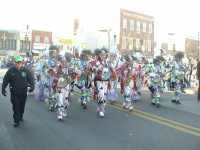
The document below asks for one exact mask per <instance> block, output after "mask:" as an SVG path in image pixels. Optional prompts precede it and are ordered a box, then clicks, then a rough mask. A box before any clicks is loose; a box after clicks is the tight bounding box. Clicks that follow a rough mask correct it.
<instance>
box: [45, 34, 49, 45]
mask: <svg viewBox="0 0 200 150" xmlns="http://www.w3.org/2000/svg"><path fill="white" fill-rule="evenodd" d="M44 44H49V37H48V36H45V37H44Z"/></svg>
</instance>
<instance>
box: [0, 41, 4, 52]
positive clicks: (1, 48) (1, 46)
mask: <svg viewBox="0 0 200 150" xmlns="http://www.w3.org/2000/svg"><path fill="white" fill-rule="evenodd" d="M0 50H3V39H1V40H0Z"/></svg>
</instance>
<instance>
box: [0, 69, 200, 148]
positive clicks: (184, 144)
mask: <svg viewBox="0 0 200 150" xmlns="http://www.w3.org/2000/svg"><path fill="white" fill-rule="evenodd" d="M2 75H3V73H2V71H1V72H0V76H2ZM0 81H1V78H0ZM72 97H73V98H72V99H71V101H70V107H69V110H68V116H67V117H66V118H65V119H64V120H63V121H58V120H57V119H56V112H55V111H54V112H50V111H49V107H48V106H47V105H46V104H45V102H43V101H37V100H35V99H34V96H29V97H28V99H27V104H26V109H25V116H24V119H25V121H24V122H22V123H21V124H20V126H19V127H17V128H14V127H13V126H12V123H13V118H12V106H11V103H10V100H9V95H8V96H7V97H3V96H2V95H0V150H60V149H67V150H102V149H103V150H122V149H123V150H133V149H135V150H169V149H173V150H188V149H190V150H199V148H200V119H199V118H200V114H199V111H198V110H194V108H196V107H197V108H199V105H200V103H199V102H198V101H197V100H196V96H195V95H188V94H182V95H181V102H182V103H181V105H176V104H173V103H171V102H170V101H171V93H170V92H166V93H164V94H163V95H162V100H161V107H160V108H156V107H155V106H153V105H151V104H150V99H149V91H148V90H144V91H143V93H142V98H141V100H140V101H138V102H134V110H133V111H132V112H128V111H126V110H124V109H122V107H121V104H122V102H123V98H122V96H119V98H118V101H117V102H116V103H115V104H109V103H107V106H106V114H105V117H104V118H101V117H99V116H98V114H97V113H96V103H95V102H93V101H90V102H88V107H87V109H85V110H84V109H82V107H81V106H80V103H78V95H77V94H76V93H74V95H73V96H72ZM190 103H192V104H193V105H191V106H190V105H189V104H190ZM187 106H188V107H187Z"/></svg>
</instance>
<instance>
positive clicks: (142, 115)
mask: <svg viewBox="0 0 200 150" xmlns="http://www.w3.org/2000/svg"><path fill="white" fill-rule="evenodd" d="M108 105H109V106H110V107H113V108H116V109H118V110H121V111H124V112H128V113H131V114H132V115H135V116H138V117H140V118H144V119H146V120H150V121H153V122H156V123H159V124H162V125H165V126H168V127H171V128H174V129H176V130H179V131H182V132H185V133H188V134H191V135H194V136H198V137H200V132H199V131H200V128H196V127H192V126H189V125H186V124H182V123H179V122H176V121H173V120H169V119H166V118H162V117H160V116H156V115H153V114H149V113H146V112H143V111H139V110H136V109H134V110H133V111H131V112H130V111H128V110H126V109H123V108H122V106H121V105H119V104H108ZM165 121H166V122H165ZM177 125H178V126H177ZM194 130H195V131H194Z"/></svg>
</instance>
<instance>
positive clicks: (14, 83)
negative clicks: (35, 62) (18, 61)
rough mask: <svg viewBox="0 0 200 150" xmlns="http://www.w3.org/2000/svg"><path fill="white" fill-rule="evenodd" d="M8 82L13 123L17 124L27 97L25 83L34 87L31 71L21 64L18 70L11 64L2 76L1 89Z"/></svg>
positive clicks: (4, 87)
mask: <svg viewBox="0 0 200 150" xmlns="http://www.w3.org/2000/svg"><path fill="white" fill-rule="evenodd" d="M8 84H9V88H10V92H11V103H12V105H13V112H14V113H13V118H14V123H17V124H19V121H21V120H22V119H23V114H24V108H25V103H26V98H27V85H28V84H29V85H30V88H31V90H32V91H33V90H34V88H35V85H34V78H33V75H32V74H31V72H30V71H29V70H28V69H26V68H24V67H23V66H22V67H21V68H20V69H19V70H18V69H17V68H16V67H14V66H13V67H11V68H10V69H9V70H8V71H7V72H6V74H5V76H4V78H3V84H2V91H3V90H4V91H5V89H6V87H7V85H8Z"/></svg>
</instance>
